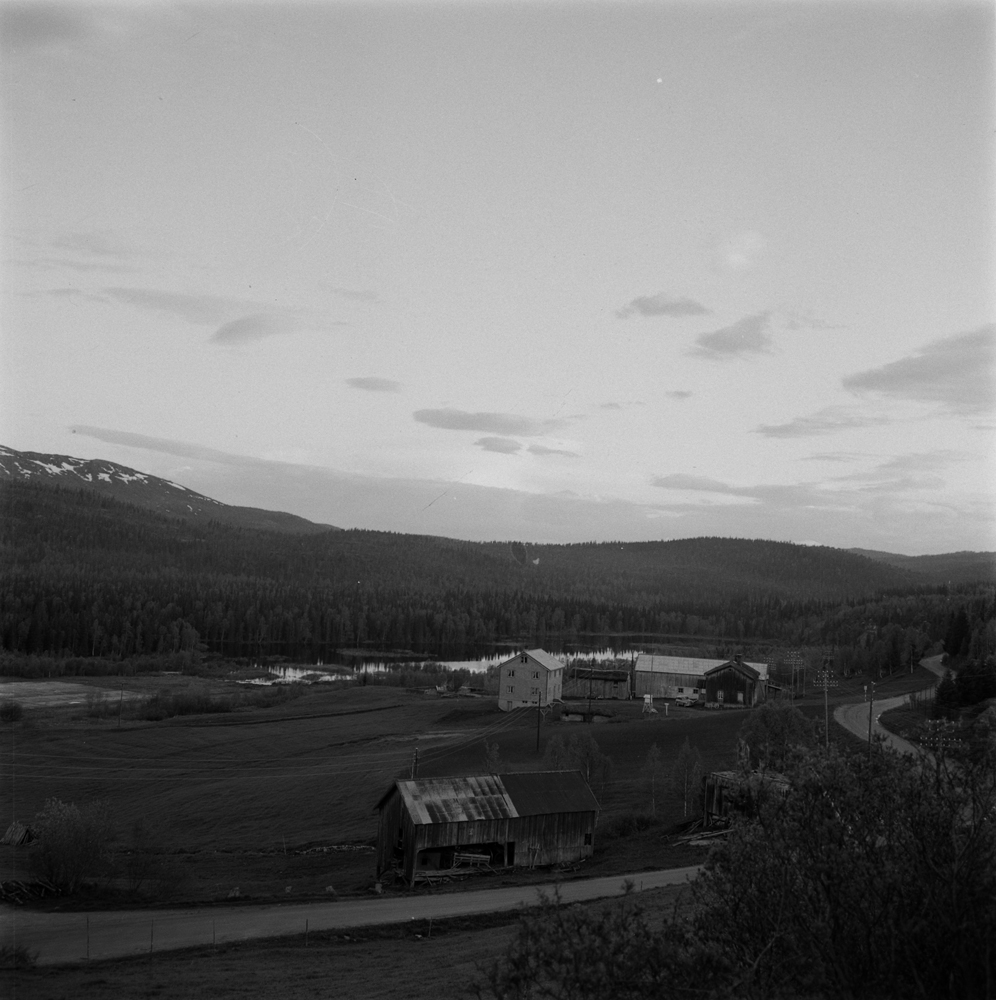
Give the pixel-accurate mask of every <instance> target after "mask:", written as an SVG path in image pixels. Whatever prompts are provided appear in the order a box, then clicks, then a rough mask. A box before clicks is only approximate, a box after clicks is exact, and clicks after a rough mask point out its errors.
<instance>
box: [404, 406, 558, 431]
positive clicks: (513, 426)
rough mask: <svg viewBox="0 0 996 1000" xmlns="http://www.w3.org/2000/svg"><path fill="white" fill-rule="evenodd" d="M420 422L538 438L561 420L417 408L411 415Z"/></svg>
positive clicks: (458, 429)
mask: <svg viewBox="0 0 996 1000" xmlns="http://www.w3.org/2000/svg"><path fill="white" fill-rule="evenodd" d="M412 416H413V417H414V418H415V420H417V421H418V423H420V424H428V425H429V426H430V427H439V428H441V429H442V430H447V431H480V432H483V433H485V434H499V435H507V434H519V435H521V436H523V437H537V436H538V435H540V434H546V433H549V432H550V431H552V430H555V429H556V428H557V427H560V426H561V425H562V423H563V421H561V420H534V419H533V418H532V417H518V416H515V415H514V414H512V413H468V412H466V411H465V410H453V409H449V408H447V409H442V410H416V411H415V413H413V414H412Z"/></svg>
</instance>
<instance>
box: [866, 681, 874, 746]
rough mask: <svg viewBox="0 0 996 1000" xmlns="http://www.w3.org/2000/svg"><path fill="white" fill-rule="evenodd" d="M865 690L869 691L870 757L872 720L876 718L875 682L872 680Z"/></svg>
mask: <svg viewBox="0 0 996 1000" xmlns="http://www.w3.org/2000/svg"><path fill="white" fill-rule="evenodd" d="M865 690H866V691H867V692H868V759H869V760H871V755H872V720H873V719H874V718H875V682H874V681H871V682H870V683H869V684H868V685H867V686H866V687H865Z"/></svg>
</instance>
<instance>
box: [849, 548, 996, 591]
mask: <svg viewBox="0 0 996 1000" xmlns="http://www.w3.org/2000/svg"><path fill="white" fill-rule="evenodd" d="M847 551H848V552H853V553H854V554H855V555H860V556H867V557H868V558H869V559H874V560H876V561H877V562H883V563H887V564H888V565H890V566H898V567H899V568H900V569H911V570H913V571H914V572H917V573H922V574H924V575H925V576H929V577H930V578H931V579H933V580H937V581H938V582H946V583H972V582H975V581H977V580H993V579H996V553H993V552H945V553H943V554H941V555H936V556H901V555H896V554H895V553H894V552H876V551H874V550H871V549H848V550H847Z"/></svg>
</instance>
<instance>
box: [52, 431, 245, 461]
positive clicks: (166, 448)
mask: <svg viewBox="0 0 996 1000" xmlns="http://www.w3.org/2000/svg"><path fill="white" fill-rule="evenodd" d="M69 430H70V431H72V432H73V433H74V434H83V435H85V436H86V437H92V438H95V439H96V440H98V441H104V442H105V443H107V444H120V445H124V446H125V447H126V448H143V449H144V450H146V451H158V452H162V453H164V454H166V455H178V456H179V457H180V458H194V459H201V460H203V461H208V462H221V463H223V464H225V465H241V464H244V463H246V462H251V461H254V460H253V459H251V458H247V457H246V456H244V455H234V454H231V453H230V452H227V451H216V450H215V449H214V448H205V447H203V446H202V445H198V444H188V443H187V442H185V441H172V440H170V439H169V438H157V437H150V436H149V435H147V434H135V433H132V432H131V431H116V430H113V429H110V428H107V427H91V426H90V425H88V424H73V425H72V426H70V428H69Z"/></svg>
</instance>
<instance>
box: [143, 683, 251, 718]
mask: <svg viewBox="0 0 996 1000" xmlns="http://www.w3.org/2000/svg"><path fill="white" fill-rule="evenodd" d="M231 710H232V703H231V702H230V701H229V700H228V699H225V698H212V697H211V696H210V695H208V694H203V693H195V692H192V691H180V692H177V693H176V694H171V693H170V692H168V691H162V692H159V693H157V694H154V695H153V696H152V697H151V698H147V699H146V700H145V701H144V702H142V706H141V708H140V709H139V715H140V716H141V718H143V719H147V720H148V721H149V722H161V721H162V720H163V719H172V718H173V717H174V716H177V715H210V714H211V713H214V712H230V711H231Z"/></svg>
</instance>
